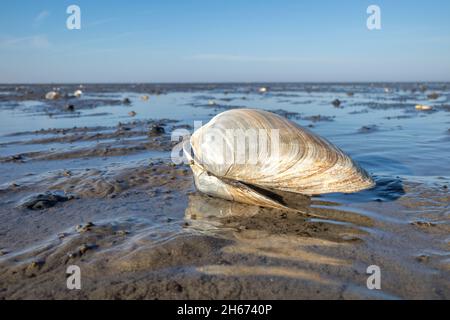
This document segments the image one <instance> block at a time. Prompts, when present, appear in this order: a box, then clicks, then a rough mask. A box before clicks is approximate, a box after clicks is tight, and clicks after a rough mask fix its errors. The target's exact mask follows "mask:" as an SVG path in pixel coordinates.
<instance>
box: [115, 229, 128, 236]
mask: <svg viewBox="0 0 450 320" xmlns="http://www.w3.org/2000/svg"><path fill="white" fill-rule="evenodd" d="M127 234H129V232H128V231H126V230H117V231H116V235H118V236H121V237H124V236H126V235H127Z"/></svg>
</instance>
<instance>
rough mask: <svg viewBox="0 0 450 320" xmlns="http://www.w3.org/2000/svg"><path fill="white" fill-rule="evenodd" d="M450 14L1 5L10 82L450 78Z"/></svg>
mask: <svg viewBox="0 0 450 320" xmlns="http://www.w3.org/2000/svg"><path fill="white" fill-rule="evenodd" d="M71 4H76V5H78V6H80V8H81V30H68V29H67V28H66V19H67V17H68V14H67V13H66V8H67V7H68V6H69V5H71ZM370 4H376V5H378V6H380V8H381V19H382V20H381V21H382V29H381V30H374V31H369V30H368V29H367V27H366V19H367V17H368V14H367V13H366V9H367V7H368V6H369V5H370ZM449 14H450V1H448V0H440V1H439V0H430V1H423V0H422V1H417V0H409V1H406V0H386V1H379V0H371V1H365V0H354V1H353V0H346V1H337V0H334V1H301V0H278V1H275V0H259V1H255V0H240V1H237V0H160V1H156V0H150V1H148V0H147V1H137V0H136V1H133V0H128V1H122V0H116V1H106V0H95V1H93V0H86V1H85V0H72V1H65V0H53V1H49V0H41V1H35V0H28V1H26V0H14V1H2V3H1V4H0V83H5V82H13V83H17V82H74V83H79V82H220V81H226V82H228V81H261V82H264V81H312V82H316V81H318V82H320V81H450V19H449Z"/></svg>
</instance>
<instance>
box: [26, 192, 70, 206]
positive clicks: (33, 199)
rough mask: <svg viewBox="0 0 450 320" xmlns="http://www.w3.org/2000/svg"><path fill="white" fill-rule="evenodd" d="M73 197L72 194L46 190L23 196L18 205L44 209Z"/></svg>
mask: <svg viewBox="0 0 450 320" xmlns="http://www.w3.org/2000/svg"><path fill="white" fill-rule="evenodd" d="M73 198H74V197H73V196H66V195H59V194H57V193H51V192H47V193H44V194H36V195H31V196H29V197H27V198H25V199H24V200H22V201H21V202H20V204H19V206H18V207H20V208H25V209H29V210H44V209H48V208H51V207H53V206H55V205H56V204H58V203H60V202H66V201H69V200H71V199H73Z"/></svg>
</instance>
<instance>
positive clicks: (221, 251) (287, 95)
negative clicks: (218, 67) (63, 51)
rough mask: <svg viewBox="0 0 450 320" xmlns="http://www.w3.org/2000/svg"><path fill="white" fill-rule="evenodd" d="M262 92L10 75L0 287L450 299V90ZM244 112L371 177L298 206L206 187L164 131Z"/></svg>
mask: <svg viewBox="0 0 450 320" xmlns="http://www.w3.org/2000/svg"><path fill="white" fill-rule="evenodd" d="M260 86H261V85H256V84H224V85H221V84H215V85H201V84H199V85H137V84H136V85H84V87H83V89H82V90H83V96H82V97H81V98H76V97H72V96H71V93H72V92H73V91H74V90H76V89H77V88H78V87H79V86H75V85H61V86H57V88H54V86H49V85H34V86H27V85H18V86H0V119H1V120H0V124H1V129H0V204H1V206H0V298H1V299H36V298H44V299H55V298H57V299H61V298H67V299H88V298H89V299H218V298H222V299H272V298H274V299H315V298H319V299H365V298H373V299H405V298H406V299H409V298H412V299H419V298H423V299H449V298H450V237H449V235H450V217H449V214H450V191H449V187H450V175H449V172H450V164H449V162H448V159H449V158H450V134H449V128H450V113H449V111H450V108H449V107H448V106H449V103H450V102H449V101H450V100H449V97H450V92H449V91H448V87H447V86H448V85H447V84H372V85H370V84H347V85H340V84H321V85H317V84H265V86H267V88H268V89H269V90H268V92H267V93H266V94H260V93H259V92H258V88H259V87H260ZM52 89H57V90H59V91H60V92H61V97H60V98H59V99H57V100H55V101H53V100H51V101H48V100H46V99H45V94H46V92H48V91H50V90H52ZM434 93H435V94H434ZM142 95H148V96H149V99H148V100H146V99H142ZM125 99H128V101H126V100H125ZM335 99H338V100H339V103H337V102H336V101H335ZM419 103H420V104H429V105H431V106H432V107H433V108H432V110H430V111H419V110H416V109H415V105H416V104H419ZM68 104H70V105H73V108H68ZM240 107H252V108H261V109H265V110H270V111H272V112H276V113H277V114H281V115H283V116H285V117H287V118H290V119H291V120H293V121H297V122H298V123H300V124H301V125H304V126H308V127H310V128H311V130H312V131H314V132H316V133H318V134H320V135H322V136H324V137H326V138H327V139H329V140H330V141H332V142H333V143H335V144H337V145H338V146H339V147H341V148H342V149H343V150H344V151H346V152H347V153H349V154H350V155H351V156H352V157H353V158H355V159H356V160H357V161H358V162H359V163H360V164H361V165H362V166H363V167H365V168H366V169H367V170H368V171H369V172H370V173H371V174H372V175H373V177H374V179H375V181H376V187H375V188H373V189H371V190H367V191H363V192H360V193H356V194H351V195H343V194H329V195H323V196H320V197H319V196H315V197H311V198H308V197H305V196H301V195H293V194H287V193H285V194H281V196H283V199H284V200H285V201H286V202H287V203H288V205H289V207H291V208H293V209H296V211H295V210H291V211H282V210H276V209H267V208H261V207H254V206H249V205H244V204H239V203H234V202H229V201H225V200H220V199H215V198H211V197H208V196H205V195H202V194H199V193H198V192H197V191H196V190H195V187H194V185H193V179H192V173H191V170H190V168H189V166H187V165H186V164H174V163H173V162H172V160H171V150H172V148H173V147H174V145H176V143H177V141H172V139H171V133H172V132H173V131H174V130H175V129H179V128H182V129H185V130H188V131H191V132H192V129H193V127H194V126H195V124H194V121H197V120H200V121H204V122H205V121H208V120H209V119H210V118H211V117H212V116H213V115H215V114H217V113H218V112H221V111H223V110H226V109H230V108H240ZM132 111H133V112H132ZM69 265H77V266H79V267H80V268H81V273H82V278H81V279H82V280H81V282H82V289H81V290H68V289H67V286H66V278H67V274H66V269H67V267H68V266H69ZM370 265H377V266H379V267H380V270H381V275H382V276H381V277H382V278H381V279H382V282H381V290H369V289H368V288H367V286H366V281H367V278H368V276H369V275H368V274H367V273H366V270H367V267H368V266H370Z"/></svg>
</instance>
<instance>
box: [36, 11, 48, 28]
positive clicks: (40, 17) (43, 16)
mask: <svg viewBox="0 0 450 320" xmlns="http://www.w3.org/2000/svg"><path fill="white" fill-rule="evenodd" d="M49 16H50V12H49V11H47V10H43V11H41V12H39V14H38V15H37V16H36V17H35V18H34V21H33V26H34V27H38V26H40V25H41V24H42V23H43V22H44V21H45V20H46V19H47V18H48V17H49Z"/></svg>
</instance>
